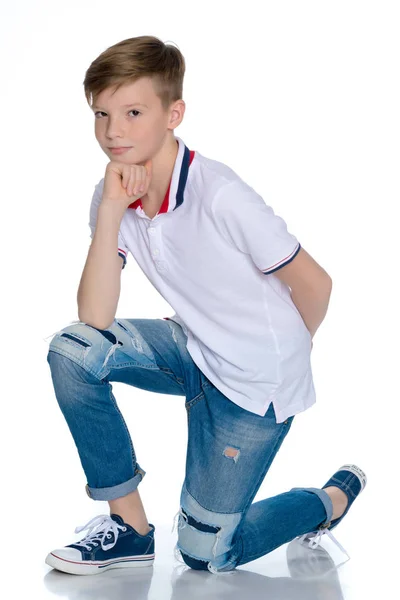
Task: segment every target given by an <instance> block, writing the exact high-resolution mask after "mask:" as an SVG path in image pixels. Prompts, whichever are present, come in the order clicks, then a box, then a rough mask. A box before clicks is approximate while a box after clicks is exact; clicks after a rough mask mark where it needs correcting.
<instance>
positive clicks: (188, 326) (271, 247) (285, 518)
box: [46, 36, 366, 574]
mask: <svg viewBox="0 0 400 600" xmlns="http://www.w3.org/2000/svg"><path fill="white" fill-rule="evenodd" d="M184 71H185V62H184V58H183V56H182V54H181V53H180V52H179V50H178V49H177V48H175V47H173V46H168V45H165V44H164V43H163V42H162V41H161V40H159V39H157V38H154V37H151V36H142V37H137V38H132V39H128V40H124V41H122V42H120V43H118V44H116V45H115V46H112V47H111V48H108V49H107V50H106V51H105V52H103V53H102V54H101V55H100V56H99V57H98V58H97V59H96V60H95V61H94V62H93V63H92V65H91V66H90V67H89V69H88V71H87V73H86V77H85V81H84V86H85V93H86V98H87V100H88V102H89V104H90V106H91V108H92V110H93V112H94V116H95V135H96V139H97V141H98V142H99V144H100V146H101V148H102V149H103V150H104V152H105V153H106V155H107V156H108V158H109V159H110V162H109V163H108V165H107V168H106V174H105V177H104V179H102V180H101V181H100V182H99V184H98V185H97V186H96V188H95V192H94V195H93V198H92V203H91V207H90V223H89V225H90V228H91V237H92V244H91V246H90V249H89V252H88V257H87V260H86V264H85V267H84V270H83V273H82V278H81V282H80V286H79V290H78V315H79V321H77V322H75V323H74V324H73V325H69V326H67V327H66V328H64V329H63V330H61V331H60V332H58V333H56V335H55V337H54V338H53V340H52V342H51V344H50V348H49V353H48V356H47V360H48V363H49V365H50V368H51V375H52V379H53V385H54V389H55V394H56V398H57V401H58V403H59V405H60V408H61V410H62V412H63V414H64V416H65V418H66V421H67V423H68V426H69V428H70V431H71V434H72V436H73V438H74V441H75V444H76V447H77V449H78V452H79V456H80V459H81V463H82V467H83V469H84V471H85V475H86V477H87V485H86V492H87V493H88V495H89V497H90V498H92V499H94V500H107V501H108V503H109V507H110V515H99V516H98V517H95V518H94V519H92V520H91V521H89V523H87V525H85V526H83V527H79V528H77V529H76V533H79V532H80V531H82V530H84V529H89V533H88V534H87V535H86V537H85V538H83V539H82V540H81V541H79V542H76V543H72V544H69V545H68V546H66V547H64V548H60V549H57V550H54V551H52V552H50V553H49V555H48V556H47V558H46V563H47V564H49V565H50V566H52V567H54V568H56V569H59V570H61V571H65V572H69V573H75V574H89V573H98V572H101V571H104V570H105V569H108V568H116V567H134V566H143V565H152V564H153V561H154V531H155V528H154V525H152V524H151V523H149V522H148V520H147V517H146V514H145V511H144V508H143V505H142V502H141V499H140V495H139V491H138V485H139V483H140V481H141V480H142V479H143V477H144V475H145V471H144V470H143V469H142V468H141V467H140V466H139V464H138V462H137V460H136V455H135V451H134V448H133V445H132V441H131V438H130V435H129V432H128V429H127V427H126V425H125V422H124V420H123V417H122V415H121V413H120V411H119V409H118V407H117V404H116V402H115V398H114V396H113V395H112V393H111V389H112V386H111V383H110V382H112V381H120V382H124V383H126V384H128V385H132V386H135V387H139V388H142V389H147V390H150V391H156V392H159V393H163V394H173V395H182V396H185V407H186V410H187V416H188V448H187V457H186V473H185V481H184V483H183V486H182V492H181V497H180V510H179V513H178V515H177V516H178V521H179V525H178V543H177V546H176V551H177V553H178V556H179V555H180V556H182V557H183V560H184V562H185V563H186V564H187V565H188V566H189V567H192V568H195V569H203V570H210V571H211V572H213V573H218V572H224V571H232V570H234V569H235V568H236V567H237V566H238V565H242V564H245V563H247V562H249V561H251V560H254V559H256V558H258V557H260V556H263V555H264V554H266V553H267V552H270V551H272V550H273V549H274V548H276V547H278V546H280V545H281V544H283V543H285V542H288V541H290V540H292V539H294V538H295V537H297V536H302V538H301V540H302V541H304V540H306V538H307V540H308V541H309V544H310V546H311V547H312V546H313V545H315V543H317V542H315V539H318V536H321V535H322V534H323V533H325V532H327V533H329V530H330V529H332V528H333V527H335V526H336V525H337V524H338V523H339V522H340V521H341V519H342V518H343V517H344V516H345V514H346V513H347V511H348V510H349V508H350V505H351V504H352V502H353V501H354V499H355V497H356V496H357V495H358V494H359V493H360V492H361V491H362V489H363V488H364V486H365V483H366V478H365V474H364V473H363V472H362V471H361V469H359V468H358V467H356V466H355V465H344V466H343V467H341V468H340V469H339V470H338V471H337V472H336V473H335V474H334V476H332V477H331V478H330V479H329V480H328V482H327V483H326V484H325V486H324V488H322V489H321V488H292V490H290V491H289V492H286V493H283V494H279V495H277V496H275V497H273V498H267V499H265V500H262V501H260V502H256V503H252V501H253V499H254V496H255V495H256V493H257V490H258V489H259V486H260V485H261V483H262V481H263V479H264V477H265V475H266V473H267V471H268V469H269V467H270V465H271V463H272V461H273V459H274V457H275V455H276V453H277V452H278V450H279V448H280V446H281V444H282V442H283V440H284V438H285V437H286V435H287V433H288V432H289V429H290V427H291V424H292V421H293V419H294V416H295V414H297V413H299V412H301V411H304V410H306V409H307V408H309V407H310V406H311V405H312V404H314V402H315V391H314V386H313V381H312V374H311V366H310V350H311V345H312V338H313V336H314V334H315V332H316V330H317V328H318V327H319V325H320V323H321V321H322V320H323V318H324V316H325V314H326V310H327V306H328V302H329V297H330V293H331V287H332V282H331V278H330V277H329V275H328V274H327V273H326V272H325V271H324V269H323V268H322V267H320V266H319V265H318V264H317V263H316V262H315V260H313V258H312V257H311V256H310V255H309V254H308V253H307V252H306V251H305V250H304V249H303V248H301V246H300V243H299V242H298V240H297V239H296V238H295V236H294V235H292V234H290V233H289V232H288V231H287V227H286V224H285V222H284V221H283V219H282V218H281V217H279V216H277V215H275V214H274V212H273V210H272V208H271V207H269V206H267V205H266V204H265V202H264V200H263V199H262V198H261V196H259V195H258V194H257V193H256V192H255V191H254V190H253V189H252V188H251V187H250V186H249V185H247V184H246V183H245V182H244V181H243V180H241V178H240V177H239V176H238V175H237V174H236V173H235V172H234V171H233V170H232V169H230V168H229V167H227V166H226V165H224V164H222V163H220V162H218V161H215V160H212V159H209V158H206V157H205V156H203V155H201V154H200V153H199V152H194V151H190V150H189V149H188V148H187V146H186V145H185V144H184V142H183V140H182V139H180V138H177V137H175V136H174V129H175V128H176V127H178V125H179V124H180V123H181V122H182V119H183V116H184V112H185V103H184V101H183V100H182V85H183V76H184ZM90 99H92V100H93V102H90ZM133 113H134V114H133ZM128 252H130V253H131V254H132V255H133V256H134V258H135V260H136V261H137V263H138V264H139V266H140V267H141V269H142V270H143V272H144V273H145V274H146V276H147V277H148V278H149V280H150V281H151V282H152V283H153V285H154V287H155V288H156V289H157V290H158V291H159V292H160V294H162V296H163V297H164V298H165V299H166V300H167V301H168V302H169V303H170V305H171V306H173V307H174V310H175V311H176V313H175V314H174V315H173V316H172V317H170V318H168V317H165V318H164V319H132V318H129V319H116V318H115V314H116V309H117V304H118V299H119V293H120V277H121V270H122V269H123V268H124V267H125V265H126V261H127V255H128ZM121 267H122V269H121ZM310 534H314V538H311V540H309V537H310ZM329 535H331V534H329ZM317 545H318V544H317Z"/></svg>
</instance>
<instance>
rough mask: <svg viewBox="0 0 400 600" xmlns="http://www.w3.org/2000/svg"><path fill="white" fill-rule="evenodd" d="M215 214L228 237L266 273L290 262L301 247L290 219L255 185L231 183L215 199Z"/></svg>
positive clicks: (222, 231) (229, 240) (228, 239)
mask: <svg viewBox="0 0 400 600" xmlns="http://www.w3.org/2000/svg"><path fill="white" fill-rule="evenodd" d="M214 200H215V201H214V204H213V206H214V217H215V219H216V224H217V226H218V227H219V228H220V231H221V233H222V234H223V235H224V237H225V239H226V240H227V241H228V242H230V243H231V244H233V245H234V246H235V247H236V248H237V249H238V250H240V251H241V252H244V253H246V254H249V255H250V256H251V258H252V260H253V262H254V264H255V265H256V266H257V267H258V268H259V269H260V271H261V272H262V273H264V275H269V274H271V273H274V272H275V271H277V270H278V269H281V268H282V267H284V266H285V265H287V264H288V263H290V262H291V261H292V260H293V259H294V257H295V256H296V255H297V254H298V252H299V251H300V248H301V246H300V243H299V241H298V239H297V238H296V237H295V236H294V235H293V234H292V233H289V231H288V229H287V225H286V222H285V221H284V219H283V218H282V217H280V216H278V215H277V214H275V212H274V210H273V209H272V207H271V206H268V205H267V204H266V203H265V201H264V199H263V198H262V197H261V196H260V195H259V194H257V193H256V192H255V191H254V190H253V189H252V188H251V187H249V186H247V185H246V184H244V183H239V184H238V183H237V182H233V183H230V184H228V185H226V186H224V187H223V188H221V190H220V191H219V192H218V194H217V195H216V197H215V199H214Z"/></svg>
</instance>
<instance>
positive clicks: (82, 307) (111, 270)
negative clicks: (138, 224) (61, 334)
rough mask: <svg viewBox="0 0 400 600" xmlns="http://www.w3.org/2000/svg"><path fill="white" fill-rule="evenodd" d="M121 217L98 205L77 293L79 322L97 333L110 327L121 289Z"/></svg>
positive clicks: (108, 208) (111, 207) (105, 205)
mask: <svg viewBox="0 0 400 600" xmlns="http://www.w3.org/2000/svg"><path fill="white" fill-rule="evenodd" d="M122 216H123V214H122V213H121V214H120V213H119V212H118V211H117V210H116V209H115V208H114V207H113V206H110V205H107V204H100V206H99V209H98V216H97V224H96V229H95V233H94V236H93V240H92V244H91V246H90V248H89V252H88V256H87V259H86V264H85V267H84V269H83V272H82V276H81V281H80V284H79V289H78V296H77V302H78V316H79V319H80V320H81V321H83V322H85V323H88V324H89V325H92V326H93V327H97V328H98V329H105V328H107V327H109V326H110V324H111V323H112V321H113V319H114V317H115V313H116V310H117V306H118V300H119V295H120V287H121V258H120V256H119V255H118V231H119V226H120V223H121V220H122Z"/></svg>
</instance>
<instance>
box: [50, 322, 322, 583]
mask: <svg viewBox="0 0 400 600" xmlns="http://www.w3.org/2000/svg"><path fill="white" fill-rule="evenodd" d="M186 341H187V337H186V335H185V333H184V331H183V330H182V328H181V326H180V325H178V324H177V323H175V322H174V321H170V320H164V319H114V322H113V324H112V325H111V327H109V328H108V329H105V330H100V329H96V328H95V327H92V326H90V325H87V324H85V323H83V322H81V321H78V322H75V323H74V324H72V325H68V326H67V327H65V328H64V329H62V330H61V331H59V332H57V333H56V334H55V335H54V337H53V339H52V341H51V343H50V346H49V352H48V355H47V361H48V363H49V365H50V369H51V376H52V381H53V385H54V390H55V395H56V398H57V401H58V404H59V406H60V409H61V411H62V413H63V415H64V417H65V419H66V421H67V424H68V427H69V429H70V431H71V434H72V437H73V439H74V441H75V444H76V447H77V450H78V453H79V457H80V460H81V464H82V467H83V470H84V472H85V475H86V480H87V485H86V492H87V494H88V495H89V496H90V498H92V499H94V500H107V501H108V500H113V499H115V498H118V497H121V496H124V495H126V494H129V493H130V492H133V491H134V490H136V488H137V487H138V485H139V483H140V481H141V480H142V479H143V477H144V475H145V473H146V472H145V471H144V470H143V469H142V468H141V467H140V466H139V463H138V462H137V460H136V454H135V450H134V447H133V444H132V440H131V437H130V434H129V431H128V428H127V426H126V424H125V421H124V419H123V416H122V414H121V412H120V410H119V408H118V406H117V403H116V401H115V398H114V395H113V394H112V385H111V383H110V382H112V381H119V382H122V383H126V384H127V385H131V386H133V387H137V388H141V389H144V390H149V391H152V392H158V393H160V394H172V395H174V396H184V397H185V407H186V411H187V423H188V447H187V456H186V471H185V480H184V482H183V486H182V490H181V495H180V510H179V516H178V542H177V549H178V551H180V553H181V555H182V558H183V560H184V561H185V563H186V564H187V565H189V566H190V567H192V568H195V569H205V570H206V569H209V570H210V571H212V572H217V571H230V570H233V569H234V568H235V567H236V566H238V565H243V564H245V563H248V562H250V561H252V560H255V559H256V558H259V557H260V556H263V555H264V554H267V553H268V552H271V551H272V550H274V549H275V548H277V547H279V546H281V545H282V544H284V543H286V542H289V541H291V540H292V539H294V538H295V537H297V536H300V535H303V534H305V533H309V532H312V531H315V530H316V529H318V527H320V526H323V525H324V524H325V523H328V522H329V521H330V520H331V517H332V514H333V505H332V501H331V499H330V497H329V496H328V494H327V493H326V492H325V491H323V490H322V489H319V488H292V489H291V490H290V491H287V492H284V493H282V494H278V495H277V496H273V497H271V498H266V499H265V500H260V501H259V502H255V503H253V499H254V497H255V495H256V493H257V491H258V489H259V487H260V485H261V483H262V481H263V479H264V477H265V475H266V473H267V471H268V469H269V467H270V465H271V463H272V461H273V459H274V457H275V455H276V453H277V452H278V450H279V448H280V447H281V444H282V442H283V440H284V439H285V437H286V435H287V434H288V432H289V429H290V427H291V424H292V422H293V419H294V416H292V417H289V418H288V419H287V420H286V421H285V422H283V423H276V418H275V412H274V408H273V405H272V403H271V405H270V407H269V409H268V411H267V413H266V414H265V416H264V417H261V416H259V415H256V414H254V413H251V412H249V411H246V410H244V409H242V408H241V407H239V406H237V405H236V404H234V403H233V402H231V401H230V400H229V399H228V398H227V397H226V396H224V395H223V394H222V393H221V392H220V391H219V390H218V389H217V388H216V387H215V386H214V385H213V384H212V383H211V382H210V381H209V379H207V377H206V376H205V375H204V374H203V373H202V372H201V371H200V370H199V368H198V367H197V365H196V364H195V363H194V362H193V360H192V358H191V356H190V354H189V353H188V351H187V348H186Z"/></svg>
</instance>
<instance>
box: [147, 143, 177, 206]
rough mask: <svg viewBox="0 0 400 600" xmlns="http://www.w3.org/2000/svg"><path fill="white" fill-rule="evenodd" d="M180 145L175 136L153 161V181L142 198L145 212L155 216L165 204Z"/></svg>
mask: <svg viewBox="0 0 400 600" xmlns="http://www.w3.org/2000/svg"><path fill="white" fill-rule="evenodd" d="M178 150H179V144H178V140H177V139H176V138H175V136H173V137H171V139H170V140H168V141H167V142H166V144H164V146H163V147H162V148H161V150H160V151H159V152H158V154H156V155H155V156H154V157H153V159H152V179H151V182H150V187H149V189H148V192H147V194H145V195H144V196H142V198H141V201H142V206H143V210H144V211H145V212H146V213H147V211H146V208H147V209H148V211H149V212H150V213H151V214H152V215H153V216H154V214H156V213H157V212H158V210H159V209H160V208H161V205H162V203H163V202H164V198H165V194H166V193H167V189H168V186H169V184H170V181H171V177H172V173H173V170H174V166H175V161H176V157H177V155H178Z"/></svg>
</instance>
